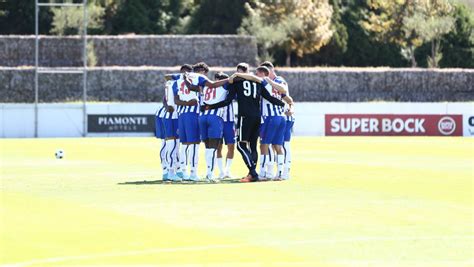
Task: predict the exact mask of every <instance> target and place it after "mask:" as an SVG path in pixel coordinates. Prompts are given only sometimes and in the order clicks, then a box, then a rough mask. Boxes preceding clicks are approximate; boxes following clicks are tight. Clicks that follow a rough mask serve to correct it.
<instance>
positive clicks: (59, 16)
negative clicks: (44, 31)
mask: <svg viewBox="0 0 474 267" xmlns="http://www.w3.org/2000/svg"><path fill="white" fill-rule="evenodd" d="M52 12H53V22H52V25H53V27H52V29H51V33H53V34H57V35H71V34H80V33H81V32H82V31H83V25H84V10H83V8H82V7H68V8H64V7H58V8H53V9H52ZM104 14H105V8H104V7H102V6H100V5H98V4H97V3H95V2H92V1H91V2H89V3H88V4H87V31H88V34H97V33H99V32H100V31H101V30H102V29H103V25H104V19H103V16H104Z"/></svg>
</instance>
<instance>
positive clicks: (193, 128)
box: [179, 112, 201, 143]
mask: <svg viewBox="0 0 474 267" xmlns="http://www.w3.org/2000/svg"><path fill="white" fill-rule="evenodd" d="M179 141H180V142H181V143H199V142H200V141H201V140H200V139H199V114H198V113H194V112H187V113H183V114H180V115H179Z"/></svg>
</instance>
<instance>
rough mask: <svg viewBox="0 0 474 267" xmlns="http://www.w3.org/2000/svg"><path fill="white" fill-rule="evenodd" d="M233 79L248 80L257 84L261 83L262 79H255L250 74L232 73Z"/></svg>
mask: <svg viewBox="0 0 474 267" xmlns="http://www.w3.org/2000/svg"><path fill="white" fill-rule="evenodd" d="M234 75H235V77H239V78H242V79H244V80H249V81H252V82H257V83H262V81H263V79H262V78H260V77H257V76H255V75H253V74H250V73H234Z"/></svg>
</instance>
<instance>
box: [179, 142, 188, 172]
mask: <svg viewBox="0 0 474 267" xmlns="http://www.w3.org/2000/svg"><path fill="white" fill-rule="evenodd" d="M188 147H189V145H185V144H181V145H180V146H179V167H180V169H181V171H182V172H183V173H184V174H186V165H187V164H188V163H187V155H186V151H187V150H188Z"/></svg>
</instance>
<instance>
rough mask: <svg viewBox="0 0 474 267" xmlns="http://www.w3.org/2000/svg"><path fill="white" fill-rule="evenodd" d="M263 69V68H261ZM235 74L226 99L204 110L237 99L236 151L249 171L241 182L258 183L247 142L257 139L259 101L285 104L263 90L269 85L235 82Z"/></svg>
mask: <svg viewBox="0 0 474 267" xmlns="http://www.w3.org/2000/svg"><path fill="white" fill-rule="evenodd" d="M262 68H265V67H262ZM236 75H237V74H234V75H233V76H232V77H231V78H230V79H229V86H228V89H229V94H228V95H227V97H226V99H225V100H224V101H222V102H219V103H217V104H214V105H209V106H208V105H206V106H205V109H216V108H220V107H225V106H227V105H229V104H230V103H232V100H234V98H235V97H237V103H238V112H237V113H238V134H237V137H238V140H237V142H238V143H237V149H238V150H239V152H240V153H241V154H242V158H243V160H244V162H245V164H246V165H247V168H248V169H249V174H248V175H247V177H244V178H242V179H241V180H240V181H241V182H255V181H258V174H257V171H256V170H255V168H256V166H255V165H256V164H255V162H254V161H253V160H252V158H251V157H252V155H251V152H250V149H249V142H251V141H255V140H256V139H258V134H259V130H260V120H261V118H260V116H261V112H260V101H261V99H262V97H263V98H265V99H267V100H269V101H270V102H271V103H273V104H275V105H278V106H284V105H285V104H284V103H283V102H282V101H281V100H279V99H277V98H274V97H272V96H271V95H270V94H269V93H268V91H267V90H264V89H265V87H266V86H269V87H270V88H271V85H270V84H268V83H267V82H266V81H264V80H262V81H261V83H258V82H255V81H250V80H236V81H235V82H234V79H233V78H235V77H236Z"/></svg>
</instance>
